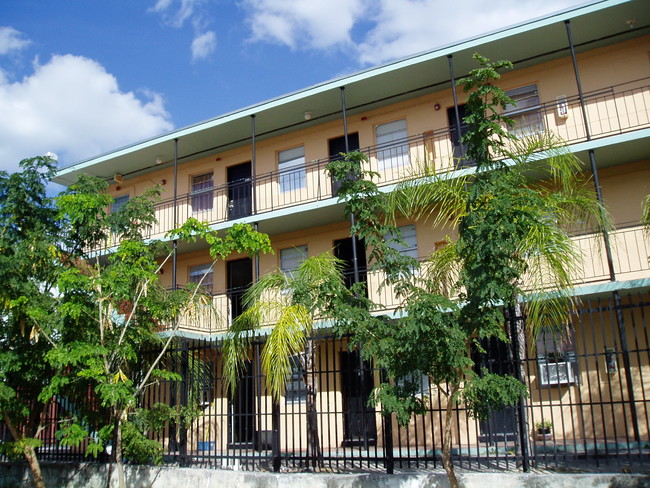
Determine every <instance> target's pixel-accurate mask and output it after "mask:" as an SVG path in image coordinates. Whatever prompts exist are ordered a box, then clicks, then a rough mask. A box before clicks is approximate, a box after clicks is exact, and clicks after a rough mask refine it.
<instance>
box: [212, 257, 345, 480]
mask: <svg viewBox="0 0 650 488" xmlns="http://www.w3.org/2000/svg"><path fill="white" fill-rule="evenodd" d="M347 294H349V291H348V290H347V288H346V287H345V284H344V282H343V277H342V273H341V266H340V263H339V262H338V260H337V259H336V258H335V257H334V256H332V254H331V253H329V252H326V253H323V254H321V255H319V256H312V257H309V258H306V259H305V260H304V261H303V262H302V263H301V264H300V265H299V266H298V268H297V269H295V270H294V271H292V272H291V273H286V274H285V273H283V272H281V271H277V272H274V273H269V274H266V275H264V276H262V277H261V278H260V279H259V281H258V282H257V283H255V284H254V285H253V286H252V287H251V288H250V289H249V290H248V291H247V292H246V295H245V297H244V305H245V310H244V312H243V313H242V314H241V315H240V316H239V317H237V319H236V320H235V322H234V323H233V325H232V327H231V328H230V330H229V332H228V336H227V338H226V340H225V341H224V345H223V362H224V379H225V380H226V382H227V385H228V387H229V389H230V391H231V392H233V393H234V391H235V389H236V387H237V382H238V380H239V378H240V377H241V374H242V372H243V366H244V362H245V361H246V360H247V358H248V353H249V349H250V346H251V341H252V334H251V331H253V330H258V329H260V328H262V327H265V326H271V325H272V329H271V331H270V333H269V335H268V337H267V339H266V343H265V344H264V347H263V349H262V352H261V361H262V370H263V371H264V373H265V374H266V384H267V386H268V388H269V390H270V392H271V396H272V397H273V400H274V401H275V402H279V401H280V399H281V398H282V396H283V395H284V392H285V385H286V384H287V381H288V379H289V377H290V375H291V372H292V366H293V364H292V363H293V362H294V361H296V360H297V361H298V362H299V364H300V366H301V369H302V373H303V378H304V381H305V385H306V388H307V402H306V406H307V436H308V459H311V460H312V463H313V466H314V467H316V466H318V465H320V463H321V457H322V452H321V447H320V440H319V434H318V418H317V410H316V395H317V394H318V384H317V382H316V380H315V377H314V368H315V361H316V351H315V348H314V341H313V338H312V333H313V327H314V322H315V321H316V320H317V319H320V318H323V317H328V316H331V315H332V313H335V310H334V304H335V303H336V301H337V300H338V299H340V298H342V297H344V296H345V295H347Z"/></svg>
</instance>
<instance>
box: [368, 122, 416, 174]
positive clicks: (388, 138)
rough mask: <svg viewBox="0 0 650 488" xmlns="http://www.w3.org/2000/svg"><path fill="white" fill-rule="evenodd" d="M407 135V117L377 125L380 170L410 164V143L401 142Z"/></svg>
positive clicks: (376, 136) (376, 138)
mask: <svg viewBox="0 0 650 488" xmlns="http://www.w3.org/2000/svg"><path fill="white" fill-rule="evenodd" d="M407 137H408V133H407V132H406V119H400V120H395V121H394V122H387V123H385V124H379V125H378V126H377V127H375V140H376V142H377V165H378V168H379V171H384V170H386V169H389V168H395V167H397V166H405V165H408V164H410V160H409V154H408V153H409V146H408V143H404V142H402V143H401V144H400V143H399V141H403V140H405V139H406V138H407Z"/></svg>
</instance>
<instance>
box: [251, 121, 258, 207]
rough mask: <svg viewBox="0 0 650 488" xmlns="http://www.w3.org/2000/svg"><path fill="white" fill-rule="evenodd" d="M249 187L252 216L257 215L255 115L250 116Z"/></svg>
mask: <svg viewBox="0 0 650 488" xmlns="http://www.w3.org/2000/svg"><path fill="white" fill-rule="evenodd" d="M251 185H252V190H253V191H252V193H253V194H252V197H253V215H255V214H257V152H256V146H255V114H253V115H251Z"/></svg>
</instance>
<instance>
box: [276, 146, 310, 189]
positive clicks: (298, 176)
mask: <svg viewBox="0 0 650 488" xmlns="http://www.w3.org/2000/svg"><path fill="white" fill-rule="evenodd" d="M278 170H279V172H280V175H279V178H278V179H279V182H280V191H281V192H283V193H284V192H289V191H295V190H300V189H301V188H306V187H307V172H306V170H305V148H304V146H299V147H294V148H293V149H287V150H286V151H280V152H279V153H278Z"/></svg>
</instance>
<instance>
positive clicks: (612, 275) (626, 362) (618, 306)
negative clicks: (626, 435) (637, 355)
mask: <svg viewBox="0 0 650 488" xmlns="http://www.w3.org/2000/svg"><path fill="white" fill-rule="evenodd" d="M589 162H590V164H591V172H592V175H593V177H594V186H595V189H596V198H597V199H598V203H600V205H601V206H602V205H603V194H602V191H601V187H600V179H599V178H598V166H597V164H596V154H595V152H594V150H593V149H590V150H589ZM601 231H602V233H603V239H604V241H605V255H606V257H607V266H608V268H609V279H610V281H611V282H615V281H616V270H615V268H614V258H613V255H612V246H611V243H610V240H609V233H608V232H607V229H606V228H604V227H603V228H602V229H601ZM612 295H613V298H614V310H615V313H616V325H617V328H618V336H619V340H620V341H621V353H622V354H623V366H624V367H625V382H626V383H627V395H628V401H629V402H630V415H631V416H632V429H633V430H634V440H635V441H636V442H639V441H640V433H639V419H638V418H637V411H636V397H635V395H634V383H633V378H632V369H631V366H632V363H631V361H630V351H629V349H628V345H627V332H626V330H625V317H623V308H622V307H623V304H622V301H621V295H620V293H619V292H618V291H617V290H614V292H613V293H612Z"/></svg>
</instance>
